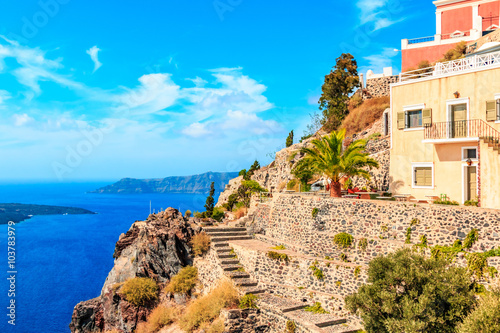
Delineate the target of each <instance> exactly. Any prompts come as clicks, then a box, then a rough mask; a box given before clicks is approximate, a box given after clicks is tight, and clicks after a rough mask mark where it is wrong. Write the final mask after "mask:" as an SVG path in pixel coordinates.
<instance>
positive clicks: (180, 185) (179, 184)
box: [92, 172, 238, 193]
mask: <svg viewBox="0 0 500 333" xmlns="http://www.w3.org/2000/svg"><path fill="white" fill-rule="evenodd" d="M237 176H238V173H237V172H207V173H203V174H200V175H194V176H178V177H166V178H158V179H135V178H124V179H121V180H119V181H118V182H116V183H114V184H111V185H108V186H104V187H101V188H99V189H97V190H95V191H92V193H208V192H209V190H210V184H211V183H212V182H214V183H215V191H216V192H222V191H223V190H224V187H225V185H226V184H227V183H228V182H229V180H230V179H232V178H235V177H237Z"/></svg>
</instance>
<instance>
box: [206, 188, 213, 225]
mask: <svg viewBox="0 0 500 333" xmlns="http://www.w3.org/2000/svg"><path fill="white" fill-rule="evenodd" d="M214 194H215V183H214V182H212V184H210V193H209V194H208V197H207V201H206V202H205V209H206V212H205V216H206V217H212V214H213V213H214V205H215V199H214Z"/></svg>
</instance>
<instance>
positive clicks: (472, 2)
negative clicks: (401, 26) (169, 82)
mask: <svg viewBox="0 0 500 333" xmlns="http://www.w3.org/2000/svg"><path fill="white" fill-rule="evenodd" d="M433 3H434V5H435V6H436V34H435V35H434V36H429V37H421V38H414V39H403V40H402V41H401V53H402V71H406V70H407V69H409V68H416V67H417V65H418V63H419V62H420V61H422V60H429V61H430V62H434V61H437V60H439V59H441V58H442V57H443V54H444V53H446V51H448V50H449V49H451V48H452V47H453V46H454V45H455V44H456V43H458V42H460V41H466V42H469V41H474V40H476V39H478V38H480V37H482V36H484V35H485V34H488V33H489V32H491V31H494V30H496V29H498V27H499V25H500V22H499V17H500V0H438V1H434V2H433Z"/></svg>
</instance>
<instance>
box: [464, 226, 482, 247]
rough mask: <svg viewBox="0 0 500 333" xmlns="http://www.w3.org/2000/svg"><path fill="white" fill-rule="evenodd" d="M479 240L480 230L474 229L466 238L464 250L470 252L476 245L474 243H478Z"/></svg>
mask: <svg viewBox="0 0 500 333" xmlns="http://www.w3.org/2000/svg"><path fill="white" fill-rule="evenodd" d="M478 239H479V233H478V230H477V229H472V230H471V231H469V233H468V234H467V236H466V237H465V240H464V248H466V249H467V250H469V249H470V248H472V246H473V245H474V243H476V242H477V240H478Z"/></svg>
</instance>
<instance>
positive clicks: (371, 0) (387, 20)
mask: <svg viewBox="0 0 500 333" xmlns="http://www.w3.org/2000/svg"><path fill="white" fill-rule="evenodd" d="M356 6H357V7H358V8H359V10H360V17H359V20H360V23H361V24H362V25H363V24H367V23H373V31H376V30H380V29H383V28H387V27H389V26H391V25H393V24H396V23H399V22H402V21H404V20H405V19H406V18H405V17H402V16H401V13H402V8H403V7H402V6H401V3H400V2H396V1H395V0H358V2H357V3H356Z"/></svg>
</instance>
